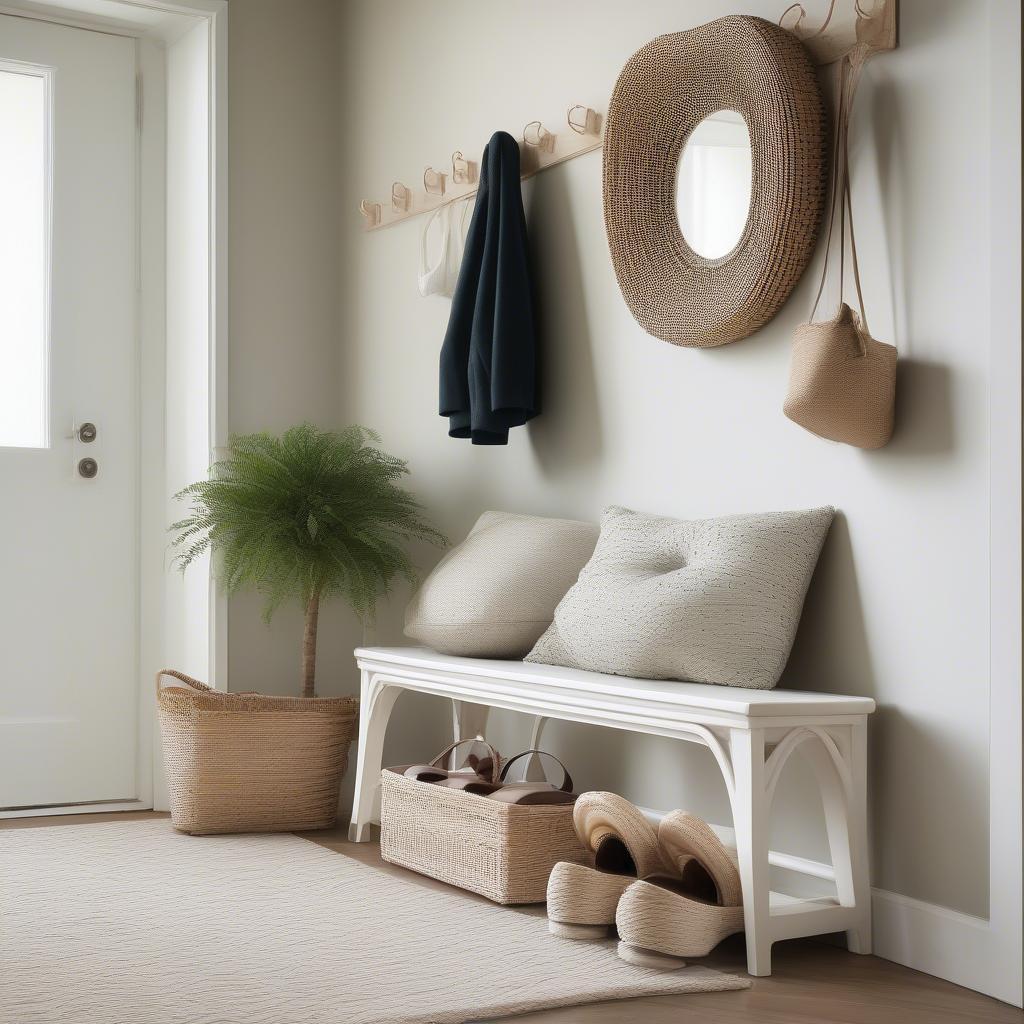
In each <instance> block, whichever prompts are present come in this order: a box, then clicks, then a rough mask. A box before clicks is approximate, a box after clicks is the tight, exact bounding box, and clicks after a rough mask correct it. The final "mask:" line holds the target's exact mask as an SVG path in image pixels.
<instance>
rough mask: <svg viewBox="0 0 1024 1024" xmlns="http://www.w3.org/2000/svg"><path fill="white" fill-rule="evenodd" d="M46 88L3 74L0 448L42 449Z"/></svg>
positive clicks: (39, 78)
mask: <svg viewBox="0 0 1024 1024" xmlns="http://www.w3.org/2000/svg"><path fill="white" fill-rule="evenodd" d="M47 93H48V90H47V80H46V78H45V77H44V76H43V75H41V74H22V73H21V72H12V71H5V70H0V225H2V229H0V446H3V447H17V448H45V447H46V446H47V444H48V443H49V438H48V430H47V425H48V419H49V417H48V415H47V350H48V347H49V339H48V338H47V322H48V316H47V303H48V301H49V300H48V296H47V277H48V267H47V249H48V246H47V237H48V224H47V222H48V210H47V205H48V202H49V189H48V187H47V183H48V179H49V168H48V166H47V160H48V153H47V148H48V147H47V120H48V118H47V109H46V107H47V101H48V97H47Z"/></svg>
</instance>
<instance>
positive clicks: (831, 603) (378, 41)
mask: <svg viewBox="0 0 1024 1024" xmlns="http://www.w3.org/2000/svg"><path fill="white" fill-rule="evenodd" d="M901 7H902V22H901V43H902V48H901V49H900V50H899V51H898V52H897V53H896V54H894V55H890V56H885V57H882V58H879V59H878V60H877V61H876V62H875V63H873V64H872V65H870V67H869V69H868V71H867V73H866V75H865V79H864V81H863V84H862V85H861V89H860V95H859V98H858V106H857V110H856V113H855V117H854V125H853V178H854V183H855V195H854V205H855V208H856V211H857V215H858V241H859V242H860V246H861V249H862V262H863V264H864V267H863V271H864V277H865V288H866V293H867V301H868V304H869V305H868V312H869V319H870V322H871V324H872V327H873V329H874V331H875V334H876V336H878V337H879V338H882V339H886V340H888V339H892V340H894V341H895V342H896V344H897V346H898V347H899V349H900V355H901V370H900V381H899V394H900V400H899V422H898V426H897V431H896V437H895V439H894V441H893V442H892V444H891V445H890V446H889V447H887V448H886V449H884V450H883V451H880V452H877V453H865V452H861V451H856V450H853V449H850V448H845V447H841V446H837V445H833V444H829V443H826V442H824V441H821V440H819V439H817V438H815V437H812V436H811V435H810V434H807V433H805V432H803V431H801V430H800V429H799V428H797V427H796V426H794V425H793V424H791V423H790V422H788V421H787V420H786V419H785V418H784V417H783V416H782V413H781V403H782V399H783V394H784V390H785V382H786V372H787V367H788V360H789V340H790V337H791V335H792V332H793V328H794V327H795V326H796V325H797V324H798V323H800V322H801V321H802V320H804V319H806V317H807V313H808V310H809V306H810V300H811V296H812V283H813V282H812V279H813V278H814V270H816V269H817V264H816V265H815V268H814V270H812V272H811V273H809V274H808V275H807V277H806V278H805V279H804V281H803V282H801V285H800V286H799V287H798V289H797V290H796V292H795V294H794V296H793V298H792V300H791V301H790V302H789V303H788V305H787V306H786V307H785V308H784V309H783V310H782V311H781V312H780V314H779V315H778V316H777V317H776V319H775V320H774V321H773V322H772V323H771V324H769V325H768V326H767V327H766V328H765V329H764V330H762V331H761V332H760V333H759V334H757V335H756V336H754V337H753V338H750V339H749V340H746V341H743V342H740V343H738V344H734V345H731V346H728V347H726V348H723V349H718V350H714V351H704V352H702V351H693V350H683V349H677V348H673V347H672V346H670V345H667V344H665V343H663V342H661V341H658V340H655V339H653V338H650V337H648V336H646V335H645V334H644V333H643V332H642V331H641V330H640V329H639V327H638V326H637V325H636V324H635V323H634V322H633V320H632V319H631V317H630V315H629V313H628V311H627V310H626V307H625V305H624V303H623V301H622V299H621V297H620V295H619V292H618V288H617V286H616V283H615V278H614V275H613V272H612V268H611V265H610V262H609V258H608V253H607V248H606V244H605V238H604V228H603V224H602V217H601V184H600V156H599V154H594V155H592V156H589V157H583V158H580V159H578V160H574V161H572V162H570V163H568V164H566V165H564V166H563V167H562V168H560V169H557V170H551V171H548V172H545V173H544V174H542V175H540V176H539V177H537V178H536V179H534V180H533V181H532V182H531V183H530V185H529V186H527V188H526V189H525V195H526V203H527V211H528V220H529V227H530V234H531V240H532V247H533V256H534V268H535V277H536V284H537V293H538V304H539V307H540V310H541V314H540V315H541V326H542V331H543V339H544V341H543V344H544V349H545V356H544V359H545V367H544V375H545V377H544V379H545V405H546V410H547V411H546V412H545V413H544V415H542V416H541V417H540V418H539V419H538V420H536V421H535V423H534V424H532V425H531V426H530V427H528V428H527V429H522V430H517V431H514V432H513V437H512V441H511V444H510V445H509V447H508V448H507V449H502V448H472V447H470V446H468V445H466V444H465V443H464V442H459V441H454V440H451V439H449V438H448V437H447V436H446V433H445V425H444V422H443V421H442V420H441V419H440V418H439V417H438V416H437V379H436V378H437V356H438V349H439V345H440V341H441V337H442V335H443V332H444V327H445V323H446V318H447V311H448V310H447V304H446V303H445V302H443V301H440V300H437V299H422V298H420V297H419V295H418V294H417V292H416V288H415V275H416V264H417V248H418V242H419V230H420V228H421V225H422V222H421V221H413V222H410V223H407V224H405V225H400V226H397V227H394V228H390V229H388V230H386V231H383V232H379V233H375V234H372V235H369V236H366V235H363V234H361V233H360V230H359V227H360V221H359V215H358V213H357V206H358V203H359V200H360V199H362V198H364V197H368V198H379V199H381V200H384V199H385V198H386V196H387V194H388V189H389V186H390V183H391V182H392V181H393V180H394V179H396V178H397V179H400V180H402V181H404V182H406V183H408V184H410V185H415V184H416V183H418V182H419V180H420V178H421V176H422V173H423V168H424V166H425V165H426V164H428V163H431V164H433V165H434V166H443V165H444V162H445V161H446V159H447V158H448V155H449V154H450V153H451V151H452V150H453V149H456V148H461V149H462V150H463V151H464V152H467V153H474V152H478V151H479V149H480V147H481V146H482V144H483V142H484V141H486V138H487V137H488V135H489V134H490V133H491V132H492V131H493V130H495V129H498V128H503V129H506V130H508V131H511V132H513V133H514V134H517V135H518V134H519V133H520V132H521V129H522V125H523V124H525V122H527V121H529V120H531V119H533V118H542V119H544V121H545V123H546V124H548V126H549V127H551V128H555V127H556V126H557V125H558V123H559V120H560V119H561V118H562V117H564V111H565V109H566V108H567V107H568V106H569V105H571V104H573V103H584V104H588V105H591V106H593V107H594V108H596V109H598V110H604V109H606V106H607V98H608V95H609V93H610V91H611V88H612V85H613V83H614V81H615V77H616V75H617V73H618V70H619V69H620V68H621V66H622V64H623V63H624V61H625V60H626V59H627V58H628V56H629V55H630V54H631V53H632V52H633V51H634V50H635V49H636V48H638V47H639V46H641V45H642V44H643V43H645V42H646V41H647V40H648V39H650V38H651V37H653V36H654V35H657V34H659V33H661V32H666V31H673V30H680V29H684V28H687V27H690V26H692V25H696V24H699V23H701V22H704V21H707V20H710V19H712V18H714V17H717V16H720V15H723V14H726V13H737V12H747V13H753V14H759V15H762V16H764V17H768V18H772V19H774V18H776V17H777V16H778V14H779V13H780V10H781V5H780V4H778V3H776V2H769V0H759V2H746V3H744V2H738V0H731V2H729V3H725V2H723V0H702V2H693V3H690V4H687V5H680V4H679V3H677V2H675V0H645V2H643V3H637V4H629V5H626V4H622V3H621V2H615V0H596V2H587V3H584V2H582V0H564V2H562V3H559V4H550V3H544V2H542V0H509V2H506V3H503V4H501V5H493V4H479V3H475V2H472V0H448V2H446V3H445V4H444V10H443V14H441V13H440V12H439V11H438V8H437V6H436V5H428V4H421V3H414V2H396V0H355V2H351V3H348V4H346V5H345V7H344V11H345V14H344V31H343V33H342V43H341V68H342V82H341V89H342V110H341V128H342V133H341V134H342V140H343V148H342V153H341V166H342V174H341V176H340V189H339V191H340V196H341V215H342V236H341V237H342V246H343V249H342V267H341V274H340V278H339V280H340V285H341V289H342V309H341V365H340V366H339V368H338V369H339V392H338V396H337V400H338V403H339V408H340V409H341V410H342V412H343V415H344V416H345V418H346V419H348V420H354V421H359V422H364V423H366V424H368V425H370V426H372V427H375V428H377V429H378V430H380V431H381V432H382V434H383V435H384V438H385V440H386V443H387V444H388V446H389V447H390V448H391V449H393V450H394V451H395V452H396V453H399V454H401V455H402V456H404V457H407V458H409V459H410V461H411V465H412V468H413V479H412V483H413V485H414V487H415V488H416V490H417V492H418V493H419V494H420V496H421V497H422V498H423V500H424V501H425V502H426V504H427V505H428V507H429V508H430V509H431V510H432V511H433V512H434V514H435V516H436V518H437V520H438V522H439V523H440V524H441V526H442V527H443V528H444V529H446V530H447V531H448V532H449V533H450V534H451V536H452V537H453V538H456V539H458V538H460V537H461V536H463V535H464V534H465V532H466V531H467V530H468V528H469V526H470V525H471V524H472V522H473V521H474V520H475V518H476V517H477V515H478V514H479V513H480V512H481V511H482V510H484V509H488V508H500V509H511V510H516V511H522V512H534V513H540V514H559V515H570V516H579V517H585V518H596V517H597V516H598V514H599V512H600V509H601V507H602V506H603V505H605V504H607V503H610V502H619V503H622V504H626V505H630V506H634V507H636V508H640V509H644V510H647V511H652V512H660V513H666V514H674V515H680V516H702V515H714V514H718V513H725V512H744V511H756V510H762V509H774V508H797V507H806V506H812V505H820V504H824V503H832V504H834V505H836V506H837V507H838V508H839V509H840V510H841V512H842V514H841V516H840V518H839V520H838V522H837V523H836V524H835V526H834V527H833V529H832V533H831V536H830V538H829V541H828V544H827V546H826V549H825V552H824V554H823V557H822V561H821V565H820V569H819V572H818V574H817V577H816V579H815V582H814V585H813V586H812V589H811V592H810V595H809V597H808V602H807V611H806V615H805V620H804V624H803V627H802V629H801V632H800V636H799V638H798V641H797V645H796V648H795V651H794V654H793V658H792V661H791V664H790V667H789V669H788V671H787V673H786V676H785V678H784V680H783V684H784V685H788V686H794V687H809V688H821V689H826V690H834V691H840V692H848V693H856V694H869V695H871V696H873V697H875V698H876V700H877V701H878V703H879V711H878V713H877V715H876V716H875V719H874V721H873V725H872V741H871V747H872V778H873V781H874V787H873V806H874V844H873V850H874V877H875V883H876V885H878V886H881V887H882V888H885V889H889V890H893V891H895V892H898V893H902V894H905V895H907V896H910V897H914V898H917V899H920V900H925V901H928V902H932V903H938V904H942V905H944V906H948V907H952V908H955V909H957V910H960V911H964V912H967V913H969V914H977V915H982V916H984V915H986V914H987V911H988V878H987V870H986V865H987V862H988V857H987V837H988V814H987V794H988V677H987V672H988V622H989V619H988V546H987V545H988V532H987V531H988V516H989V508H988V451H989V448H988V434H987V431H988V408H987V391H988V381H989V373H990V370H989V366H988V343H987V338H988V301H989V296H988V284H987V261H988V253H989V248H988V244H989V239H988V194H987V182H988V175H987V165H988V159H989V148H990V145H991V143H992V140H991V139H990V136H989V131H988V123H987V118H986V116H985V115H986V111H987V109H988V92H987V90H988V81H987V78H986V76H985V75H984V74H980V73H979V69H981V68H983V67H984V66H985V63H986V59H987V54H988V45H989V43H988V23H987V11H988V6H987V5H982V4H977V3H973V2H971V3H968V2H964V0H960V2H955V0H916V2H915V0H905V2H904V3H903V4H902V5H901ZM819 255H820V254H819ZM436 557H437V556H436V554H433V553H424V556H423V558H424V564H429V563H430V562H431V561H432V560H433V559H435V558H436ZM401 603H402V602H401V601H395V602H393V604H392V605H391V607H390V608H388V609H386V610H385V611H384V613H383V614H382V617H381V621H380V624H379V627H378V629H377V632H376V635H377V637H378V638H379V639H382V640H384V639H387V640H397V639H399V638H400V617H401ZM349 635H350V638H351V640H352V641H357V640H358V631H356V630H354V629H353V630H351V631H350V634H349ZM396 716H397V722H396V729H397V730H399V733H400V735H401V736H402V738H403V742H402V743H401V746H403V747H404V748H405V749H404V750H402V751H401V754H402V756H403V757H407V758H413V759H415V758H417V757H423V756H426V755H428V754H430V753H431V749H430V748H431V746H432V745H436V742H437V737H436V735H435V734H434V733H430V734H429V735H423V736H422V739H420V740H419V742H418V743H414V742H413V741H414V739H415V738H418V737H417V736H416V734H417V733H422V732H423V726H422V725H421V724H420V722H421V719H420V718H417V722H416V725H415V726H413V725H412V724H411V720H410V709H406V710H405V711H404V712H403V710H402V705H399V709H398V711H397V712H396ZM495 732H496V735H498V736H499V738H500V740H501V744H502V746H503V748H504V749H507V750H512V749H513V748H516V747H518V746H520V745H522V744H523V743H524V742H525V740H526V738H527V735H528V733H527V723H525V722H522V721H515V720H513V719H512V718H511V717H510V716H499V721H498V725H497V727H496V730H495ZM548 735H549V742H550V744H551V746H552V747H553V748H554V749H555V752H556V753H558V754H559V755H560V756H563V757H564V758H566V759H567V761H568V763H569V764H570V765H571V766H572V768H573V772H574V774H575V775H576V776H577V778H578V779H579V780H580V782H581V783H582V784H583V785H585V786H603V787H609V788H614V789H617V790H619V791H621V792H623V793H624V794H625V795H627V796H629V797H632V798H635V799H637V800H640V801H642V802H644V803H646V804H649V805H653V806H660V807H666V808H667V807H675V806H684V807H689V808H690V809H692V810H695V811H697V812H700V813H705V814H707V815H709V816H711V817H713V818H715V819H717V820H719V821H722V820H726V821H727V820H728V811H727V805H726V802H725V797H724V792H723V790H722V787H721V785H720V784H719V783H717V781H716V782H714V783H708V782H706V781H705V779H704V778H703V777H701V774H700V773H703V772H705V770H706V769H707V768H708V767H709V765H710V761H709V758H707V757H706V756H703V755H702V754H701V753H700V752H696V751H692V750H690V749H679V748H678V747H677V746H674V745H672V744H670V743H667V742H666V743H658V742H653V741H650V740H641V739H635V738H628V737H624V736H622V735H619V734H615V733H610V732H602V731H600V730H594V729H586V728H583V727H575V726H552V728H551V731H550V733H549V734H548ZM398 753H399V752H398V750H397V749H396V751H395V755H394V756H396V757H397V756H398ZM794 774H796V773H794ZM708 777H710V776H708ZM787 786H788V788H787V791H786V793H785V794H784V796H783V798H782V799H783V803H782V808H781V810H782V813H781V814H780V816H779V827H778V830H777V834H776V836H775V840H774V842H775V845H776V846H777V847H779V848H781V849H784V850H788V851H791V852H795V853H802V854H804V855H807V856H811V857H818V858H824V838H823V832H822V830H821V829H820V828H819V827H818V826H817V825H815V826H814V827H812V828H809V827H808V826H807V825H806V817H807V816H806V813H805V806H804V802H805V798H807V797H808V796H809V793H810V791H809V790H808V789H805V787H804V786H802V785H801V784H800V780H799V778H790V779H788V780H787ZM952 822H955V823H956V824H955V826H954V835H953V836H952V837H951V834H950V827H951V823H952Z"/></svg>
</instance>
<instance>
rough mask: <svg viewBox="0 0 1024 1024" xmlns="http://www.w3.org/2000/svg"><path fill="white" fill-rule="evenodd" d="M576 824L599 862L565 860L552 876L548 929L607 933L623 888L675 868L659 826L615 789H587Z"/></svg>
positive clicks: (571, 934) (593, 935) (580, 935)
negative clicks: (591, 864) (660, 843)
mask: <svg viewBox="0 0 1024 1024" xmlns="http://www.w3.org/2000/svg"><path fill="white" fill-rule="evenodd" d="M573 824H574V825H575V826H576V835H577V836H579V839H580V842H581V843H583V845H584V846H586V847H588V848H589V849H590V850H592V851H593V853H594V867H588V866H586V865H585V864H572V863H569V862H567V861H562V862H560V863H558V864H556V865H555V867H554V870H552V872H551V875H550V877H549V878H548V893H547V902H548V930H549V931H550V932H551V933H552V934H553V935H560V936H563V937H564V938H571V939H597V938H604V937H605V936H606V935H607V934H608V930H609V929H610V928H611V927H612V925H614V924H615V917H616V909H617V907H618V904H619V899H620V897H621V896H622V894H623V893H624V892H625V891H626V890H627V889H628V888H629V887H630V886H631V885H634V884H636V880H637V879H638V878H641V877H644V876H647V875H659V876H660V875H665V876H672V875H674V874H675V872H674V870H673V868H672V867H671V866H670V865H669V864H668V863H666V861H665V859H664V858H663V857H662V855H661V852H660V850H659V848H658V836H657V833H656V832H655V831H654V827H653V826H652V825H651V823H650V822H649V821H648V820H647V819H646V818H645V817H644V816H643V814H642V813H641V812H640V811H639V810H638V809H637V808H636V807H634V806H633V804H631V803H630V802H629V801H628V800H625V799H623V798H622V797H621V796H616V794H614V793H584V794H582V795H581V796H580V797H579V798H578V799H577V800H576V807H575V808H574V810H573Z"/></svg>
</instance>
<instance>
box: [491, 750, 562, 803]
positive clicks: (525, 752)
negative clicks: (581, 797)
mask: <svg viewBox="0 0 1024 1024" xmlns="http://www.w3.org/2000/svg"><path fill="white" fill-rule="evenodd" d="M533 754H543V755H544V756H545V757H550V758H551V760H552V761H554V762H555V764H557V765H558V767H559V768H561V769H562V775H563V776H564V778H563V779H562V785H561V786H559V787H558V788H559V789H560V790H561V791H562V792H563V793H571V792H572V776H571V775H570V774H569V769H568V768H566V767H565V765H564V764H562V762H561V761H559V760H558V758H557V757H555V755H554V754H549V753H548V752H547V751H546V750H523V751H520V752H519V753H518V754H515V755H513V756H512V757H510V758H509V759H508V760H507V761H506V762H505V766H504V767H503V768H502V769H501V781H502V782H504V781H505V776H506V775H507V774H508V770H509V768H510V767H511V765H512V762H513V761H518V760H519V758H521V757H530V756H532V755H533Z"/></svg>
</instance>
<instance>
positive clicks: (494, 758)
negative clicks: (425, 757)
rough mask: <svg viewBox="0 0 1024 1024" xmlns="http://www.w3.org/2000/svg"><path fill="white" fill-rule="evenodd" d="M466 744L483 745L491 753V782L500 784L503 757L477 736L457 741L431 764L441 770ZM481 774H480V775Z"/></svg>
mask: <svg viewBox="0 0 1024 1024" xmlns="http://www.w3.org/2000/svg"><path fill="white" fill-rule="evenodd" d="M465 743H482V744H483V745H484V746H485V747H486V748H487V749H488V750H489V751H490V753H491V782H493V783H497V782H498V771H499V769H500V766H501V757H500V755H499V754H498V752H497V751H496V750H495V749H494V747H492V746H491V745H490V743H488V742H487V740H482V739H477V738H476V737H475V736H474V737H473V738H472V739H465V740H456V741H455V742H454V743H453V744H452V745H451V746H450V747H445V748H444V750H442V751H441V753H440V754H438V755H437V757H435V758H434V760H433V761H431V762H430V765H431V767H432V768H440V767H441V763H442V762H443V761H444V759H445V758H446V757H447V756H448V755H449V754H450V753H451V752H452V751H453V750H455V749H456V748H458V747H461V746H462V745H463V744H465ZM478 774H479V773H478Z"/></svg>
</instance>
